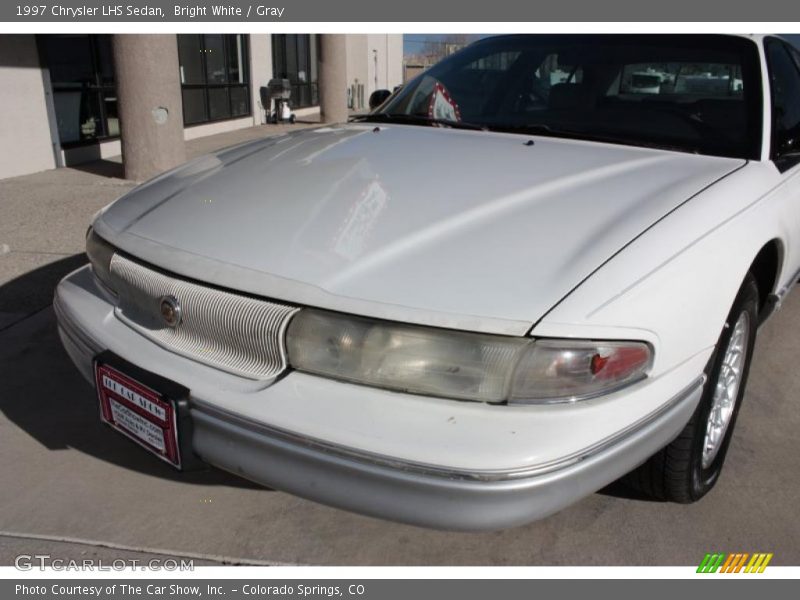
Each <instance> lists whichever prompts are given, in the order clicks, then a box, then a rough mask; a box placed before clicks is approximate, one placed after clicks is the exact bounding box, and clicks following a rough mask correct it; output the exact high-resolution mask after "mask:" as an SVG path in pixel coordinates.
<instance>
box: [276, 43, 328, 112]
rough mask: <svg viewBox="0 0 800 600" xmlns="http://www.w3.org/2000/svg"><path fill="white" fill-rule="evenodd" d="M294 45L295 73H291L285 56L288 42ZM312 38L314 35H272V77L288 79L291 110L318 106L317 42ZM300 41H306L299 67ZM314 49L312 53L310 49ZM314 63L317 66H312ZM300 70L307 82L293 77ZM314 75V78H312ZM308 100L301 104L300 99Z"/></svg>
mask: <svg viewBox="0 0 800 600" xmlns="http://www.w3.org/2000/svg"><path fill="white" fill-rule="evenodd" d="M290 36H291V40H292V41H293V43H294V48H293V49H294V63H295V65H296V66H297V69H296V72H292V71H291V70H290V67H291V66H292V65H289V64H288V63H289V61H288V59H287V56H286V54H287V53H286V49H287V48H288V47H289V46H288V43H289V40H290ZM312 37H315V38H316V36H315V34H308V33H298V34H277V33H274V34H272V72H273V74H274V75H273V77H277V78H285V79H289V81H290V84H291V87H292V98H291V100H289V102H290V103H291V106H292V108H308V107H311V106H318V105H319V40H318V39H314V43H313V44H312V39H311V38H312ZM301 39H304V40H306V41H307V43H306V44H305V61H303V64H302V65H300V56H301V52H300V50H301V41H300V40H301ZM312 46H313V48H314V52H312V51H311V48H312ZM315 61H316V63H317V64H313V63H314V62H315ZM301 67H302V68H301ZM301 70H303V71H305V72H306V73H307V74H308V77H307V81H305V82H302V83H300V82H298V81H296V80H295V76H296V74H297V73H299V72H300V71H301ZM312 75H315V77H312ZM306 97H307V98H308V102H301V99H303V98H306Z"/></svg>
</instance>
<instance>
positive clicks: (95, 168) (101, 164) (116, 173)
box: [67, 159, 125, 179]
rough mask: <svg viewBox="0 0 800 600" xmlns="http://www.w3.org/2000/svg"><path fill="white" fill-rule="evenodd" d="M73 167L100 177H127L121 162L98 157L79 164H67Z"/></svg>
mask: <svg viewBox="0 0 800 600" xmlns="http://www.w3.org/2000/svg"><path fill="white" fill-rule="evenodd" d="M67 166H69V167H70V168H71V169H75V170H77V171H84V172H85V173H90V174H92V175H98V176H100V177H110V178H112V179H125V169H123V167H122V163H121V162H115V161H113V160H106V159H98V160H93V161H90V162H82V163H78V164H77V165H67Z"/></svg>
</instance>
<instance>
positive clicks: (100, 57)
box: [39, 35, 119, 146]
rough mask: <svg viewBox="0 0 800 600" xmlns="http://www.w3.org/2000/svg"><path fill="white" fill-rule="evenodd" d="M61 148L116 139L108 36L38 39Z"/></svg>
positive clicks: (115, 101) (56, 36)
mask: <svg viewBox="0 0 800 600" xmlns="http://www.w3.org/2000/svg"><path fill="white" fill-rule="evenodd" d="M39 49H40V52H41V55H42V58H43V61H44V64H45V65H46V66H47V68H48V70H49V71H50V82H51V84H52V87H53V105H54V107H55V112H56V122H57V125H58V138H59V140H60V142H61V145H62V146H69V145H72V144H76V143H81V142H87V141H95V140H102V139H105V138H111V137H117V136H119V117H118V115H117V92H116V84H115V78H114V62H113V59H112V54H111V36H110V35H41V36H39Z"/></svg>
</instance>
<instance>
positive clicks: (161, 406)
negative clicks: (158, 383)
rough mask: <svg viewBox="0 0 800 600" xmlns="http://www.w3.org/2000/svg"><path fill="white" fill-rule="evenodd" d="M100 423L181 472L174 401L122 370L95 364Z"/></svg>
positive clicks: (96, 362) (98, 362) (97, 361)
mask: <svg viewBox="0 0 800 600" xmlns="http://www.w3.org/2000/svg"><path fill="white" fill-rule="evenodd" d="M94 372H95V381H96V383H97V396H98V399H99V401H100V419H101V420H102V421H103V422H104V423H107V424H108V425H110V426H111V427H112V428H113V429H115V430H116V431H118V432H119V433H121V434H123V435H124V436H126V437H128V438H130V439H131V440H133V441H134V442H136V443H137V444H139V445H140V446H142V447H143V448H145V449H147V450H149V451H150V452H152V453H153V454H155V455H156V456H158V457H159V458H160V459H161V460H163V461H165V462H167V463H169V464H171V465H172V466H173V467H175V468H177V469H180V468H181V452H180V445H179V441H178V419H177V412H178V410H177V406H176V403H175V401H174V399H171V398H169V397H167V395H166V394H165V393H164V392H163V391H160V390H157V389H154V388H153V387H152V386H150V385H147V384H146V383H144V382H142V381H140V380H138V379H136V378H134V377H133V376H131V375H129V374H127V373H125V372H123V371H122V370H120V369H118V368H116V367H114V366H111V365H109V364H106V363H104V362H102V360H101V359H100V358H98V359H97V360H95V369H94Z"/></svg>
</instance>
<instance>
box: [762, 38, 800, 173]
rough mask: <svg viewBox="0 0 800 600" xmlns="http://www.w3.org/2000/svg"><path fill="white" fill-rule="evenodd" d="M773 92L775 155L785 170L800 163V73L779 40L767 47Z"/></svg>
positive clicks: (771, 41)
mask: <svg viewBox="0 0 800 600" xmlns="http://www.w3.org/2000/svg"><path fill="white" fill-rule="evenodd" d="M767 61H768V64H769V75H770V77H769V79H770V86H771V89H772V123H773V136H772V138H773V139H772V155H773V158H774V159H775V162H776V164H778V167H779V168H781V169H782V170H785V169H787V168H790V167H791V166H794V165H795V164H797V163H798V162H800V69H798V64H797V62H796V60H795V58H794V56H792V54H791V52H790V50H789V48H787V47H786V46H785V45H784V44H783V42H781V41H779V40H775V39H773V40H769V41H768V43H767Z"/></svg>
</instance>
